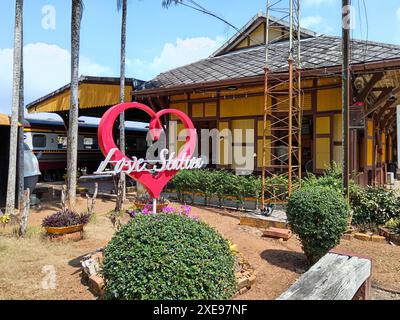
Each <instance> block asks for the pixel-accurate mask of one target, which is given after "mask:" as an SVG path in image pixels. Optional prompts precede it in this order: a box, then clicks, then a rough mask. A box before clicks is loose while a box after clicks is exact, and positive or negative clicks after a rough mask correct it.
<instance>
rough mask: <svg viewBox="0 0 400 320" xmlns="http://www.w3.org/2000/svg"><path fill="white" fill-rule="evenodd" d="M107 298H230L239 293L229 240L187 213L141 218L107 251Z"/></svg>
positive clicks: (115, 238)
mask: <svg viewBox="0 0 400 320" xmlns="http://www.w3.org/2000/svg"><path fill="white" fill-rule="evenodd" d="M103 273H104V276H105V279H106V283H107V287H106V298H109V299H123V300H137V299H141V300H155V299H160V300H173V299H176V300H189V299H195V300H199V299H207V300H211V299H229V298H231V297H232V296H233V294H234V293H235V289H236V282H235V275H234V258H233V256H232V253H231V252H230V249H229V244H228V242H227V241H226V240H225V239H224V238H223V237H222V236H221V235H219V234H218V233H217V232H216V231H215V230H214V229H212V228H211V227H209V226H208V225H207V224H205V223H203V222H198V221H196V220H193V219H190V218H188V217H186V216H183V215H176V214H156V215H137V216H135V217H134V218H133V219H132V220H131V221H130V222H129V223H128V224H127V225H125V226H124V227H122V229H121V230H120V231H119V232H117V233H116V234H115V235H114V237H113V238H112V240H111V241H110V243H109V244H108V246H107V247H106V249H105V257H104V268H103Z"/></svg>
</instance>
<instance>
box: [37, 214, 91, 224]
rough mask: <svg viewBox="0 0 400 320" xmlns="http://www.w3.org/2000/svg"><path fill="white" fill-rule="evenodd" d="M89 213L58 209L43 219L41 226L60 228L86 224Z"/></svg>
mask: <svg viewBox="0 0 400 320" xmlns="http://www.w3.org/2000/svg"><path fill="white" fill-rule="evenodd" d="M90 216H91V214H89V213H81V214H78V213H76V212H73V211H69V210H66V211H59V212H57V213H54V214H52V215H51V216H48V217H46V218H44V219H43V221H42V227H44V228H50V227H53V228H60V227H70V226H76V225H79V224H87V223H88V222H89V220H90Z"/></svg>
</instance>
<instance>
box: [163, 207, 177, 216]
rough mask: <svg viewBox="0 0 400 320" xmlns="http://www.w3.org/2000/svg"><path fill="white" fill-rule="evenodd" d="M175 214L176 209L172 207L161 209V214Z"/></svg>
mask: <svg viewBox="0 0 400 320" xmlns="http://www.w3.org/2000/svg"><path fill="white" fill-rule="evenodd" d="M175 212H176V209H175V208H174V207H171V206H167V207H164V208H163V209H162V213H167V214H169V213H175Z"/></svg>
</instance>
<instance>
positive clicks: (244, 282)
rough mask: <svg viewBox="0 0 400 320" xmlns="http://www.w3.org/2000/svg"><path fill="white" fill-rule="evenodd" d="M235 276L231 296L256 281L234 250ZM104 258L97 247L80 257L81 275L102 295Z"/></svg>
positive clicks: (241, 256)
mask: <svg viewBox="0 0 400 320" xmlns="http://www.w3.org/2000/svg"><path fill="white" fill-rule="evenodd" d="M234 256H235V277H236V283H237V287H236V293H235V295H234V297H233V298H235V297H236V296H238V295H242V294H244V293H246V292H247V291H248V290H250V289H251V287H252V286H253V284H254V283H255V281H256V273H255V270H254V269H253V268H252V267H251V266H250V264H249V263H248V262H247V260H245V258H244V257H243V255H242V254H241V253H238V252H235V253H234ZM103 259H104V249H103V248H99V249H97V250H96V251H94V252H91V253H89V254H87V255H85V256H84V257H83V258H82V259H81V261H80V262H81V270H82V277H83V278H84V279H85V280H87V281H88V284H89V288H90V290H91V291H92V293H93V294H95V295H96V296H98V297H102V296H103V295H104V293H105V288H106V282H105V280H104V278H103V276H102V274H101V266H102V264H103Z"/></svg>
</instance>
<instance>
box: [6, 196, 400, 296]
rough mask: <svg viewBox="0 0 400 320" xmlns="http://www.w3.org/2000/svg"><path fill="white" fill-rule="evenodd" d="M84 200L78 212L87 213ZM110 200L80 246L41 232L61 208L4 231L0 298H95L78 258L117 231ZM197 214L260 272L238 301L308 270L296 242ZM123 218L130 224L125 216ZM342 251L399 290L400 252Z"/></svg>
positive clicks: (378, 248)
mask: <svg viewBox="0 0 400 320" xmlns="http://www.w3.org/2000/svg"><path fill="white" fill-rule="evenodd" d="M85 207H86V201H85V200H84V199H80V200H79V202H78V208H80V209H82V210H84V208H85ZM113 207H114V203H113V202H111V201H103V200H101V199H98V200H97V203H96V208H95V212H96V214H95V216H94V218H93V219H92V221H91V222H90V223H89V224H88V225H87V226H86V227H85V235H84V239H83V240H81V241H78V242H74V241H72V240H65V241H63V242H59V241H50V240H48V239H47V238H46V237H44V235H43V231H42V229H41V227H40V224H41V221H42V219H43V218H44V217H45V216H47V215H49V214H51V213H53V212H54V211H55V210H57V209H58V207H57V205H55V204H48V205H46V206H43V207H42V208H41V210H31V215H30V219H29V228H28V234H27V237H26V238H25V239H23V240H17V239H16V238H15V237H13V236H12V235H11V233H12V230H11V228H9V227H7V228H6V229H4V230H1V229H0V299H96V297H95V296H94V295H93V294H92V293H91V292H90V291H89V290H88V288H87V286H86V285H85V284H84V283H83V282H82V280H81V272H80V265H79V261H80V258H81V257H82V256H83V255H85V254H87V253H89V252H91V251H94V250H95V249H97V248H100V247H103V246H105V245H106V244H107V243H108V241H109V240H110V239H111V237H112V235H113V233H114V229H113V228H112V225H111V222H110V221H109V219H108V218H107V216H106V215H107V213H108V212H109V211H110V210H112V209H113ZM193 214H195V215H197V216H199V217H200V218H201V219H203V220H204V221H205V222H207V223H208V224H210V225H211V226H213V227H215V228H216V229H217V230H218V231H219V232H221V233H222V234H223V235H224V236H225V237H226V238H227V239H230V240H231V241H232V242H233V243H235V244H237V246H238V249H239V251H240V252H241V253H242V254H243V255H244V256H245V258H246V259H247V260H248V262H249V263H250V264H251V265H252V266H253V267H254V268H255V269H256V273H257V280H256V283H255V285H254V286H253V287H252V289H251V290H250V291H248V292H247V293H245V294H244V295H241V296H239V297H237V299H259V300H263V299H275V298H277V297H278V296H279V295H280V294H281V293H282V292H284V291H285V290H286V289H288V288H289V287H290V286H291V285H292V284H293V283H294V282H295V281H296V279H298V278H299V276H300V275H301V274H302V273H303V272H304V271H305V270H306V267H307V266H306V260H305V256H304V254H303V253H302V251H301V247H300V244H299V242H298V240H297V239H295V238H292V239H290V240H289V241H288V242H282V241H279V240H272V239H265V238H262V237H261V231H260V230H258V229H255V228H251V227H245V226H240V225H239V220H238V219H236V218H233V217H230V216H225V215H223V214H221V211H218V210H214V209H207V210H206V209H203V208H200V207H199V208H193ZM124 219H129V218H128V217H125V218H124ZM340 248H343V249H346V250H347V251H351V252H355V253H359V254H364V255H369V256H371V257H372V258H373V284H374V285H375V284H376V285H379V286H381V287H384V288H388V289H392V290H395V291H400V276H399V275H400V247H394V246H391V245H389V244H379V243H369V242H368V243H367V242H361V241H358V240H352V241H342V243H341V245H340ZM49 270H55V275H56V278H55V279H56V286H55V289H52V288H48V287H49V286H48V285H47V289H44V288H46V284H48V283H49V282H48V279H49V278H50V274H49ZM373 294H374V298H376V299H400V296H399V295H396V294H393V293H388V292H386V291H381V290H373Z"/></svg>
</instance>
